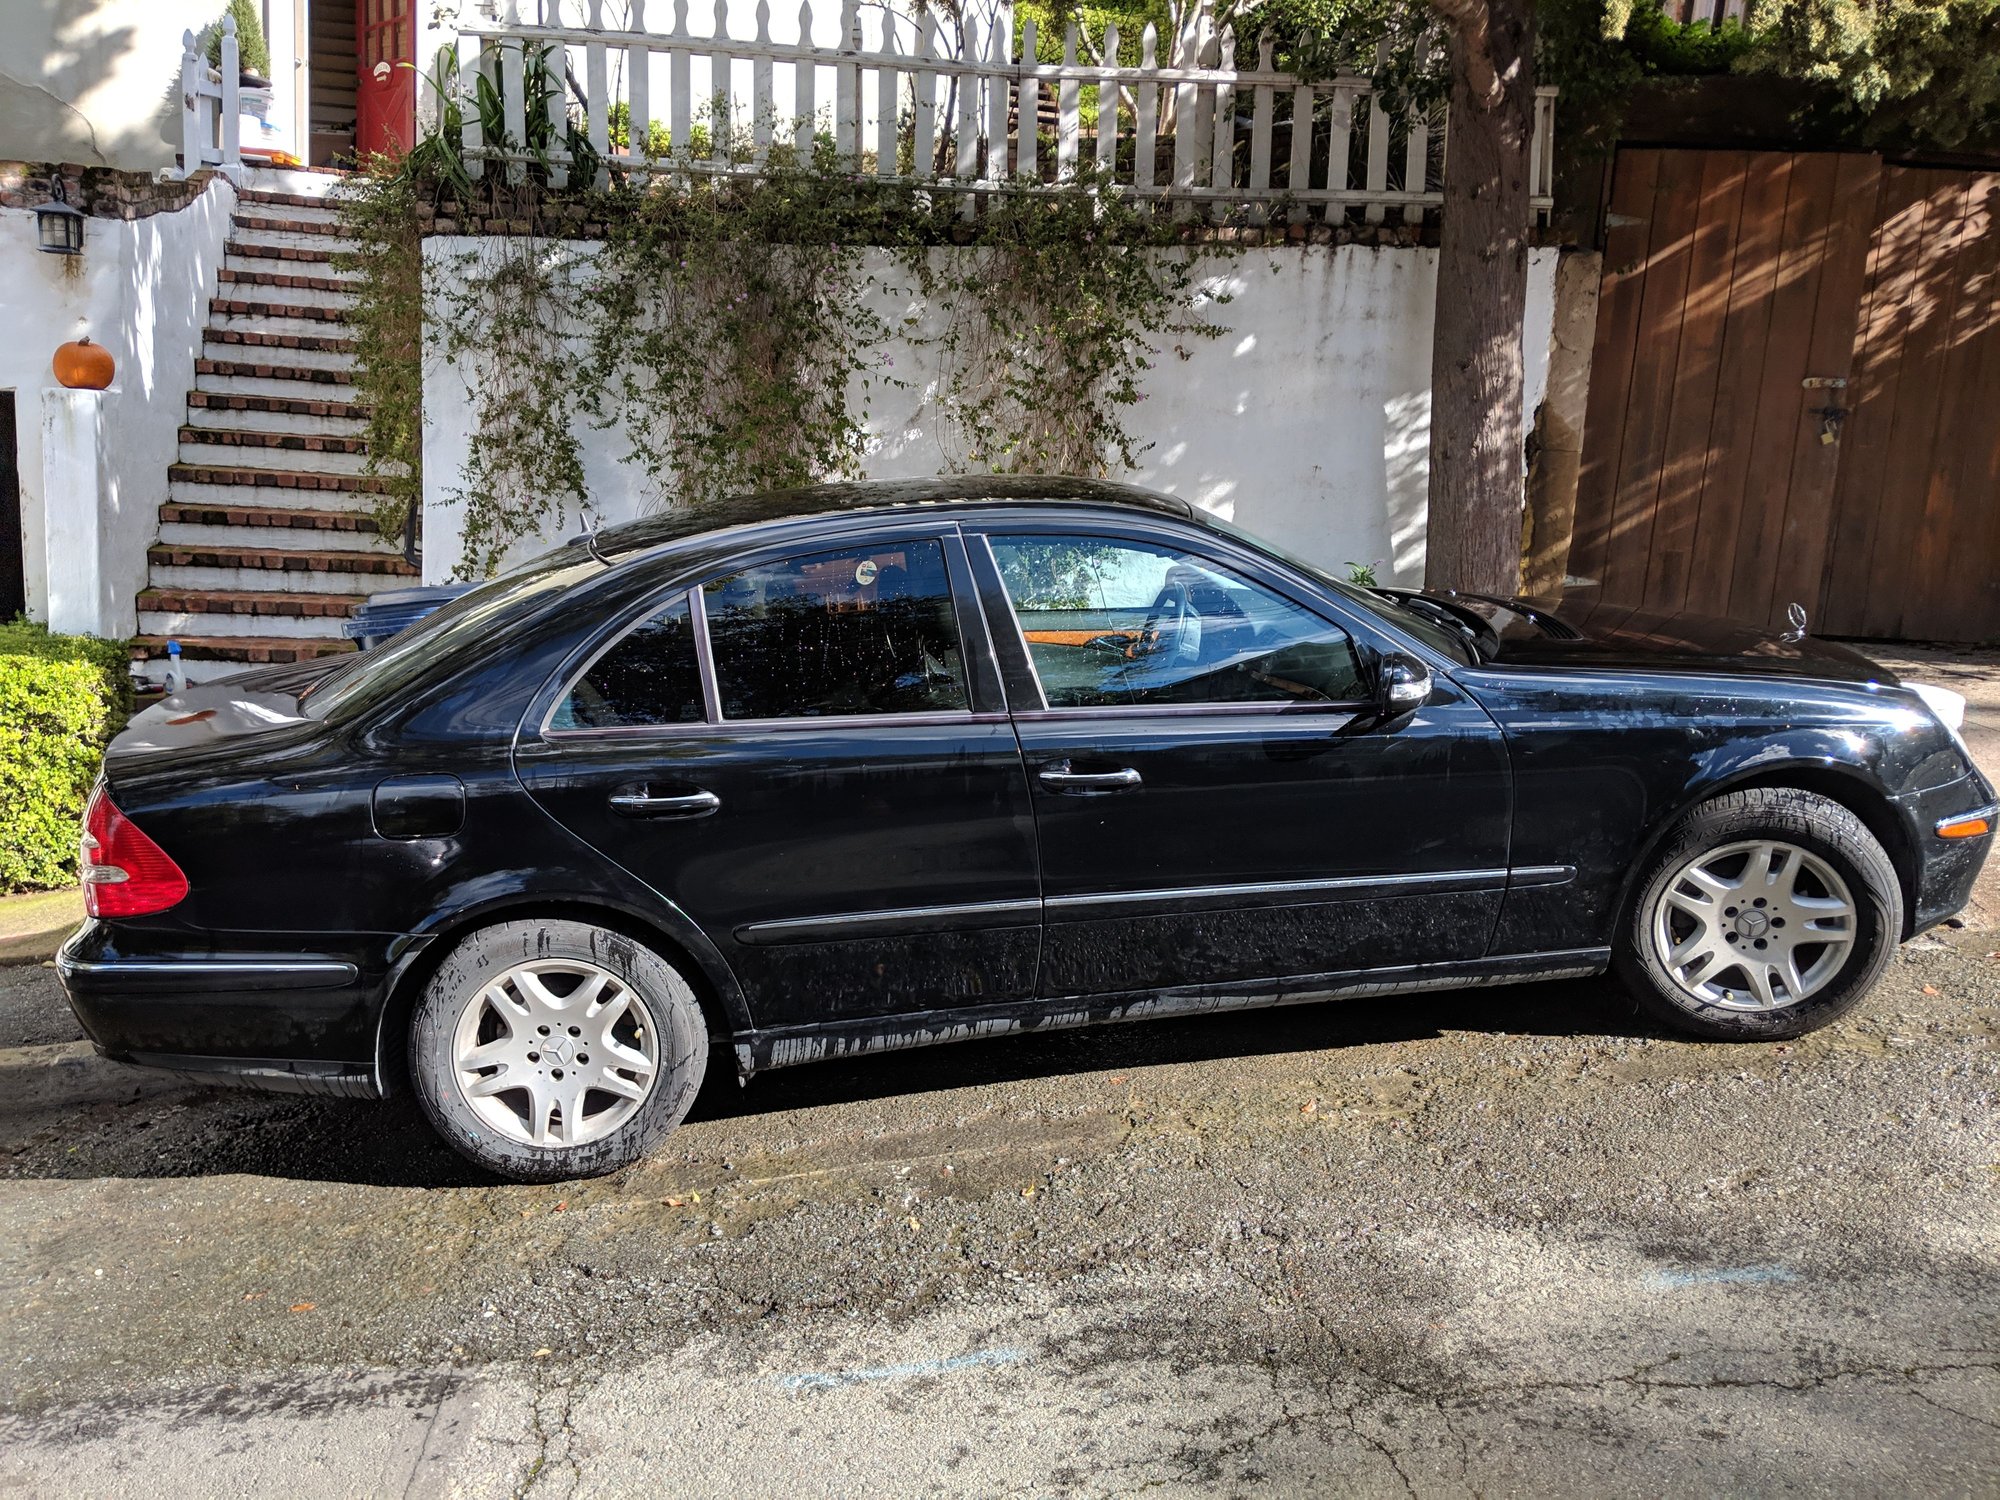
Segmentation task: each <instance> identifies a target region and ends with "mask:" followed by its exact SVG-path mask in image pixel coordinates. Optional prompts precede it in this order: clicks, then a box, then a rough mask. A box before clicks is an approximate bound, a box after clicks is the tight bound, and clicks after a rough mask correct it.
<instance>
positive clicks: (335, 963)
mask: <svg viewBox="0 0 2000 1500" xmlns="http://www.w3.org/2000/svg"><path fill="white" fill-rule="evenodd" d="M56 967H57V968H59V969H61V970H62V971H63V972H64V973H66V974H232V975H234V974H246V975H247V974H326V975H336V974H337V975H339V976H340V977H341V978H342V979H353V978H355V977H356V976H357V975H359V974H360V972H361V971H360V970H359V969H357V968H356V967H355V966H354V965H353V964H350V963H342V962H341V961H339V960H338V959H310V960H308V959H298V960H285V961H283V962H278V963H262V962H247V963H232V962H229V961H227V960H220V961H218V960H210V959H178V958H165V959H154V958H114V959H108V960H103V961H94V960H90V959H77V958H72V959H67V960H65V959H64V958H63V957H62V955H61V954H57V955H56Z"/></svg>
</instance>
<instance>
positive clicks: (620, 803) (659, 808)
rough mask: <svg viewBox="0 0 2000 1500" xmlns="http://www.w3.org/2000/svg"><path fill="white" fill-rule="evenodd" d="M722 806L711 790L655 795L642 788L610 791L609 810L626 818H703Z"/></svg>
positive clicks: (719, 799)
mask: <svg viewBox="0 0 2000 1500" xmlns="http://www.w3.org/2000/svg"><path fill="white" fill-rule="evenodd" d="M721 806H722V799H721V798H720V797H718V796H716V795H715V793H713V792H669V793H667V794H666V795H665V796H655V795H654V794H653V793H651V792H649V791H647V790H646V789H645V788H644V787H628V788H626V789H625V790H623V791H619V792H613V793H612V794H611V810H612V811H613V812H615V813H622V814H623V815H624V816H626V817H628V818H705V817H707V816H708V815H709V814H710V813H712V812H714V811H715V810H716V809H717V808H719V807H721Z"/></svg>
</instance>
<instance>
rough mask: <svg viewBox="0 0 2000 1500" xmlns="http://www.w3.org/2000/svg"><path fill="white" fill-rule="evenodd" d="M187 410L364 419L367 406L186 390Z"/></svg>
mask: <svg viewBox="0 0 2000 1500" xmlns="http://www.w3.org/2000/svg"><path fill="white" fill-rule="evenodd" d="M188 407H189V409H190V410H196V409H199V410H203V411H259V412H278V413H283V414H284V415H286V416H293V417H343V418H346V419H347V420H349V421H355V422H365V421H367V420H368V408H367V407H365V406H362V405H360V404H359V403H357V402H353V401H325V400H305V399H300V398H297V397H292V396H260V395H254V394H246V393H244V392H241V391H189V392H188Z"/></svg>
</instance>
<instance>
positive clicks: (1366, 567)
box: [1346, 562, 1378, 589]
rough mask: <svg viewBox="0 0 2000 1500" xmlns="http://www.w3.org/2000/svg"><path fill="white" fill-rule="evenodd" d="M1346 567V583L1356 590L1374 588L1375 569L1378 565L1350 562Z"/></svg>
mask: <svg viewBox="0 0 2000 1500" xmlns="http://www.w3.org/2000/svg"><path fill="white" fill-rule="evenodd" d="M1346 566H1347V581H1348V582H1349V583H1351V584H1353V585H1354V586H1355V587H1356V588H1359V589H1372V588H1374V587H1375V586H1376V583H1377V579H1376V577H1375V569H1376V567H1377V566H1378V564H1376V563H1372V562H1350V563H1348V564H1347V565H1346Z"/></svg>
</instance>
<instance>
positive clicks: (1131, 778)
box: [1040, 760, 1145, 792]
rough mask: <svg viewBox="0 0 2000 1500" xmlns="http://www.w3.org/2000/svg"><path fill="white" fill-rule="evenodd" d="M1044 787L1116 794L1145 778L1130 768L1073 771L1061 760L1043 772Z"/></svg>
mask: <svg viewBox="0 0 2000 1500" xmlns="http://www.w3.org/2000/svg"><path fill="white" fill-rule="evenodd" d="M1040 779H1041V783H1042V785H1043V786H1046V787H1050V788H1053V789H1054V790H1056V791H1059V792H1115V791H1119V790H1122V789H1123V788H1125V787H1131V786H1138V785H1139V784H1140V783H1141V782H1142V781H1143V780H1144V779H1145V778H1143V777H1142V776H1140V774H1139V773H1138V772H1137V771H1135V770H1133V769H1132V768H1131V767H1130V766H1123V767H1120V768H1119V769H1118V770H1116V771H1072V770H1071V769H1070V768H1069V762H1068V761H1066V760H1059V761H1057V762H1056V763H1055V764H1054V765H1052V766H1047V767H1044V768H1043V770H1042V772H1041V778H1040Z"/></svg>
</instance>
